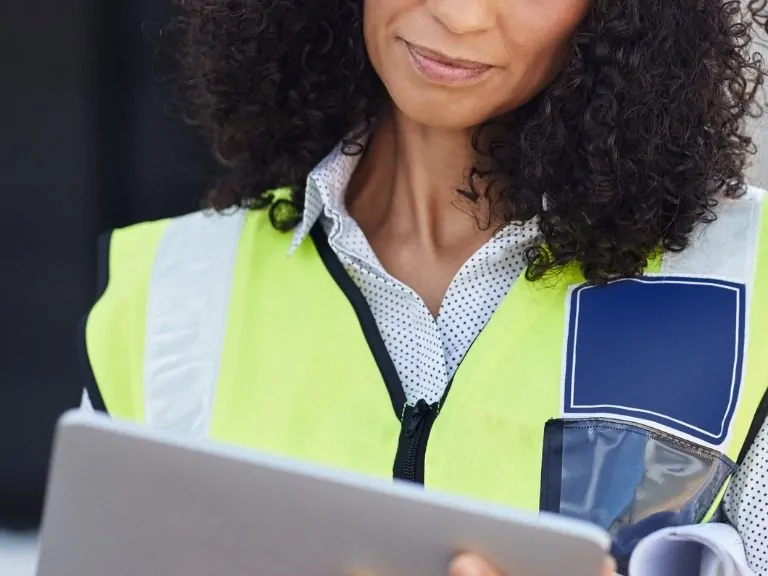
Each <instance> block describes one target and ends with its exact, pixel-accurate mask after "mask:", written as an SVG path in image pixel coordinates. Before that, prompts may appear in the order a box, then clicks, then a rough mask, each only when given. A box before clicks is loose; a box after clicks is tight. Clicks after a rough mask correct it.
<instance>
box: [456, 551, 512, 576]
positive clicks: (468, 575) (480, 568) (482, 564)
mask: <svg viewBox="0 0 768 576" xmlns="http://www.w3.org/2000/svg"><path fill="white" fill-rule="evenodd" d="M448 575H449V576H501V575H500V573H499V572H498V571H497V570H496V569H495V568H493V567H492V566H491V565H490V564H488V562H486V561H485V560H483V559H482V558H480V557H479V556H475V555H474V554H462V555H461V556H457V557H456V559H455V560H454V561H453V562H451V566H450V568H449V570H448Z"/></svg>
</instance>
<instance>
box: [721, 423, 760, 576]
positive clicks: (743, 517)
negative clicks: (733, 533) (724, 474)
mask: <svg viewBox="0 0 768 576" xmlns="http://www.w3.org/2000/svg"><path fill="white" fill-rule="evenodd" d="M724 509H725V515H726V516H727V517H728V520H729V521H730V523H731V524H733V526H734V527H735V528H736V529H737V530H738V531H739V534H741V535H742V538H743V539H744V549H745V550H746V552H747V560H748V561H749V565H750V567H751V568H752V570H754V571H755V572H756V573H757V574H759V575H761V576H767V575H768V422H766V423H765V424H763V427H762V429H761V430H760V432H759V433H758V435H757V437H756V438H755V442H754V443H753V444H752V448H751V449H750V450H749V452H747V456H746V458H745V459H744V462H743V463H742V465H741V467H740V468H739V470H738V471H737V472H736V475H735V476H734V477H733V481H732V482H731V485H730V486H729V488H728V492H727V493H726V495H725V505H724Z"/></svg>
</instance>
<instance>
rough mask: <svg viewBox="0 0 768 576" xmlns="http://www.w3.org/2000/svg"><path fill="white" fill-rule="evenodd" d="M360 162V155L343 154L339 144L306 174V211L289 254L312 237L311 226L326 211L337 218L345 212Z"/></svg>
mask: <svg viewBox="0 0 768 576" xmlns="http://www.w3.org/2000/svg"><path fill="white" fill-rule="evenodd" d="M358 162H360V155H359V154H355V155H349V154H345V153H344V144H343V143H339V144H338V145H336V147H335V148H334V149H333V151H331V153H330V154H328V155H327V156H326V157H325V158H323V159H322V160H321V161H320V163H319V164H318V165H317V166H315V167H314V168H313V169H312V171H311V172H310V173H309V175H308V176H307V184H306V192H305V199H304V214H303V216H302V218H301V222H300V223H299V226H298V227H297V228H296V231H295V232H294V234H293V242H292V243H291V248H290V253H293V252H294V251H295V250H296V249H297V248H298V247H299V246H300V245H301V243H302V242H303V241H304V240H305V239H306V237H307V236H309V233H310V231H311V230H312V227H313V226H314V225H315V223H316V222H317V221H318V219H319V218H320V217H321V216H322V215H323V214H325V216H326V217H328V218H333V219H334V220H338V219H339V218H340V216H341V215H342V214H345V213H346V207H345V206H344V198H345V196H346V192H347V186H348V185H349V181H350V180H351V178H352V174H353V173H354V171H355V169H356V168H357V164H358Z"/></svg>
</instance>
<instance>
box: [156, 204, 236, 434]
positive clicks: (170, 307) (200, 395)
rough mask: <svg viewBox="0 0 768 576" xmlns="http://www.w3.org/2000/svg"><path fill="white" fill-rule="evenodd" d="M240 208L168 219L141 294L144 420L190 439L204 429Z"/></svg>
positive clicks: (210, 404) (224, 317) (209, 410)
mask: <svg viewBox="0 0 768 576" xmlns="http://www.w3.org/2000/svg"><path fill="white" fill-rule="evenodd" d="M244 219H245V213H244V211H236V212H233V213H232V214H228V215H218V214H211V213H207V212H198V213H195V214H191V215H189V216H184V217H182V218H177V219H175V220H173V221H172V222H171V223H170V224H169V226H168V227H167V229H166V231H165V233H164V235H163V237H162V239H161V241H160V245H159V247H158V251H157V256H156V258H155V262H154V267H153V269H152V275H151V280H150V286H149V294H148V297H147V318H146V332H145V347H144V410H145V419H146V422H147V424H148V425H150V426H152V427H154V428H158V429H162V430H165V431H167V432H171V433H174V434H183V435H185V436H191V437H195V438H201V437H204V436H205V435H206V434H207V432H208V427H209V424H210V420H211V413H212V409H213V398H214V393H215V388H216V380H217V378H218V374H219V358H220V355H221V349H222V343H223V338H224V332H225V328H226V320H227V312H228V304H229V291H230V285H231V280H232V273H233V271H234V267H235V259H236V257H237V250H238V246H239V242H240V235H241V232H242V227H243V222H244Z"/></svg>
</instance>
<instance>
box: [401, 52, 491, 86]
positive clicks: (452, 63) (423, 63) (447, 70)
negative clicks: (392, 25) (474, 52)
mask: <svg viewBox="0 0 768 576" xmlns="http://www.w3.org/2000/svg"><path fill="white" fill-rule="evenodd" d="M405 45H406V47H407V48H408V53H409V55H410V57H411V61H412V63H413V65H414V67H415V68H416V69H417V70H418V71H419V72H420V73H421V75H422V76H424V77H425V78H426V79H427V80H429V81H431V82H434V83H438V84H466V83H470V82H473V81H477V80H479V79H481V78H482V77H483V76H485V75H486V74H487V73H488V72H489V71H490V70H491V69H492V68H493V66H490V65H488V64H483V63H481V62H474V61H471V60H461V59H457V58H451V57H449V56H446V55H445V54H441V53H439V52H435V51H434V50H430V49H428V48H424V47H422V46H416V45H414V44H411V43H410V42H406V43H405Z"/></svg>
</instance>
